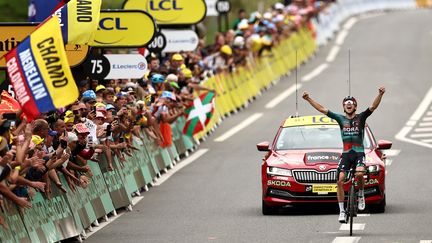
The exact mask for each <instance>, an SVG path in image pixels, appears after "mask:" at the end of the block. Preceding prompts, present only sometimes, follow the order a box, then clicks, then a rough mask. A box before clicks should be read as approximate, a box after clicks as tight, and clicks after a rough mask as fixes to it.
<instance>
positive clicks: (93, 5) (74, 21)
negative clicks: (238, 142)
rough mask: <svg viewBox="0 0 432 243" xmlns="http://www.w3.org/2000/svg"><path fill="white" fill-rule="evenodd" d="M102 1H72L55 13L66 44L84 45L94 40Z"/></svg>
mask: <svg viewBox="0 0 432 243" xmlns="http://www.w3.org/2000/svg"><path fill="white" fill-rule="evenodd" d="M101 4H102V0H71V1H69V2H68V3H67V4H65V5H64V6H63V7H61V8H59V9H58V10H57V11H55V12H54V14H53V16H55V15H56V16H58V17H59V21H60V27H61V30H62V35H63V41H64V43H65V44H79V45H84V44H87V43H89V42H91V41H92V40H93V39H94V36H95V33H96V30H97V27H98V24H99V18H100V9H101Z"/></svg>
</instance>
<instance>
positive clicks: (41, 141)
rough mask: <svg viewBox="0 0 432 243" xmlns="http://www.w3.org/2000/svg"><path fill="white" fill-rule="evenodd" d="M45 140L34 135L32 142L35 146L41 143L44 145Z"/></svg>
mask: <svg viewBox="0 0 432 243" xmlns="http://www.w3.org/2000/svg"><path fill="white" fill-rule="evenodd" d="M44 140H45V139H43V138H41V137H40V136H39V135H33V136H32V138H31V141H32V142H33V144H34V145H39V144H41V143H43V141H44Z"/></svg>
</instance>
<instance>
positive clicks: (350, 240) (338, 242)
mask: <svg viewBox="0 0 432 243" xmlns="http://www.w3.org/2000/svg"><path fill="white" fill-rule="evenodd" d="M360 239H361V237H336V238H335V239H334V240H333V241H332V243H357V242H359V241H360Z"/></svg>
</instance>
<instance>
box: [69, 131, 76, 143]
mask: <svg viewBox="0 0 432 243" xmlns="http://www.w3.org/2000/svg"><path fill="white" fill-rule="evenodd" d="M75 141H78V136H77V135H76V134H75V133H74V132H68V143H70V142H75Z"/></svg>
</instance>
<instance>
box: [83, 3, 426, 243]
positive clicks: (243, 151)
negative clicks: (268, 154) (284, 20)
mask: <svg viewBox="0 0 432 243" xmlns="http://www.w3.org/2000/svg"><path fill="white" fill-rule="evenodd" d="M357 20H358V21H357V22H356V23H355V24H354V26H353V27H352V28H351V29H350V30H349V33H348V35H347V37H346V39H345V41H344V43H343V44H342V45H341V46H340V51H339V53H338V55H337V56H336V58H335V60H334V61H331V62H327V61H326V58H327V55H328V54H329V52H330V50H331V48H333V47H334V46H335V43H334V41H333V42H331V43H329V45H327V46H326V47H324V48H321V49H320V50H319V51H318V52H317V55H316V57H315V58H313V59H312V60H310V61H309V62H308V63H307V64H305V65H303V66H302V67H301V68H300V69H299V72H300V73H299V77H300V80H299V83H301V84H302V87H301V90H300V91H299V95H300V93H301V92H303V90H308V91H309V92H310V95H311V97H313V98H314V99H316V100H317V101H319V102H320V103H322V104H323V105H324V106H326V107H327V108H329V109H331V110H333V111H337V112H342V106H341V100H342V98H343V97H344V96H345V95H347V93H348V86H347V79H348V49H351V90H352V91H351V92H352V95H353V96H355V97H356V98H357V100H358V102H359V109H358V110H359V111H360V110H364V109H366V107H367V106H368V105H370V104H371V103H372V101H373V99H374V97H375V96H376V94H377V93H378V87H379V86H381V85H384V86H385V87H386V89H387V92H386V93H385V95H384V98H383V101H382V103H381V105H380V107H379V108H378V109H377V110H376V111H375V113H374V114H373V115H372V116H371V117H370V118H369V119H368V123H369V125H370V126H371V128H372V130H373V131H374V134H375V137H376V139H377V140H378V139H387V140H391V141H393V150H392V152H393V154H392V155H391V156H390V157H389V158H390V159H391V161H392V163H391V165H389V166H388V167H387V171H388V174H387V178H386V180H387V181H386V182H387V210H386V212H385V213H384V214H371V215H365V216H364V217H358V218H356V221H355V223H359V224H362V226H364V229H363V230H358V231H355V237H359V238H345V239H344V238H340V237H346V236H348V232H347V231H344V230H340V226H341V225H340V224H339V223H338V222H337V213H338V211H337V206H336V205H334V207H332V206H331V207H321V206H319V205H317V206H316V207H313V208H306V209H294V210H293V209H291V210H286V211H284V212H283V213H282V215H280V216H263V215H262V214H261V186H260V165H261V159H262V157H263V154H262V153H260V152H258V151H257V150H256V147H255V145H256V143H258V142H261V141H265V140H267V141H271V140H272V139H273V136H274V134H275V132H276V129H277V126H278V125H279V124H280V122H281V121H282V120H283V119H284V118H286V117H287V116H289V115H293V114H295V112H296V109H295V107H296V105H295V104H296V100H295V94H294V95H291V96H289V97H288V98H286V99H285V100H284V101H283V102H282V103H280V104H279V105H277V106H276V107H274V108H272V109H266V108H265V105H266V104H267V103H268V102H270V101H271V100H272V99H273V98H275V97H276V96H277V95H279V94H280V93H282V92H283V91H284V90H286V89H287V88H288V87H290V86H292V85H293V84H294V83H295V79H294V76H295V75H291V76H289V77H287V78H284V79H283V80H281V81H280V82H279V83H278V84H277V85H275V86H274V87H272V88H271V89H270V90H268V91H267V92H265V93H264V94H263V96H261V97H259V98H258V99H257V100H256V101H255V102H254V103H252V104H251V105H249V107H248V108H247V109H245V110H243V111H242V112H239V113H238V114H236V115H234V116H231V117H230V118H228V119H226V120H225V121H224V122H223V123H222V125H221V126H220V127H219V128H218V129H217V130H216V132H215V133H213V134H212V135H211V136H210V137H209V138H208V139H207V141H205V142H204V143H202V144H201V145H200V147H199V149H209V150H208V152H206V153H205V154H204V155H202V156H201V157H200V158H199V159H198V160H196V161H195V162H193V163H192V164H190V165H188V166H186V167H185V168H183V169H182V170H180V171H179V172H177V173H176V174H174V175H173V176H172V177H170V178H169V180H167V181H166V182H164V183H163V184H161V185H160V186H155V187H153V188H151V189H150V191H148V192H145V193H143V195H144V199H143V200H141V201H140V202H139V203H138V204H137V205H136V206H135V207H134V210H133V212H131V213H126V214H124V215H123V216H121V217H120V218H118V219H117V220H115V221H113V222H112V223H110V224H109V225H107V226H106V227H105V228H103V229H102V230H100V231H98V232H97V233H95V234H94V235H92V236H91V237H89V238H88V239H87V240H86V241H87V242H104V243H105V242H188V243H189V242H333V241H335V240H336V241H337V240H342V241H340V242H356V241H359V242H420V241H422V240H426V241H425V242H431V240H432V203H431V201H432V193H431V192H432V179H431V172H432V163H431V161H432V160H431V159H430V155H431V152H432V148H429V147H426V146H422V145H419V144H415V143H410V142H405V141H400V140H398V139H396V138H395V136H396V134H398V133H399V132H400V131H401V129H402V128H404V127H405V126H406V124H407V122H408V121H409V120H410V117H411V115H412V114H413V113H414V112H415V111H416V109H417V107H418V106H419V105H420V103H421V102H422V100H423V99H424V97H425V96H426V94H427V92H428V90H429V89H430V88H431V84H432V82H431V81H432V25H431V23H432V11H431V10H410V11H401V12H390V13H385V14H372V15H371V14H369V15H367V16H358V17H357ZM323 63H327V64H328V68H327V69H326V70H324V71H323V72H322V73H321V74H320V75H318V76H317V77H315V78H314V79H312V80H311V81H309V82H302V81H301V77H303V76H304V75H307V74H308V73H310V72H312V71H313V70H314V69H315V68H316V67H318V66H319V65H321V64H323ZM426 105H427V106H426V108H427V109H428V111H425V112H424V113H418V112H417V114H419V115H420V117H421V118H422V119H424V118H425V117H426V121H427V116H428V113H427V112H429V111H432V106H431V104H426ZM298 108H299V114H300V115H308V114H316V113H317V112H316V111H314V110H313V108H311V107H309V106H308V104H306V102H305V101H303V100H301V99H299V102H298ZM256 113H263V114H264V115H263V116H262V117H260V118H259V119H258V120H257V121H255V122H253V123H252V124H251V125H249V126H248V127H247V128H245V129H243V130H241V131H239V132H238V133H236V134H235V135H234V136H232V137H230V138H228V139H227V140H225V141H224V142H215V141H214V140H215V139H216V138H217V137H219V136H220V135H222V134H224V133H225V132H226V131H228V130H230V129H231V128H232V127H234V126H236V125H237V124H239V123H241V122H242V121H244V120H245V119H247V118H248V117H250V116H252V115H254V114H256ZM431 113H432V112H431ZM431 113H429V116H432V115H431ZM431 121H432V120H431ZM419 122H420V121H419ZM426 125H427V124H426ZM413 129H414V128H413ZM426 130H427V129H426ZM412 131H414V130H412ZM417 131H421V130H417ZM406 136H411V135H410V134H408V135H406ZM427 136H428V135H427V134H425V135H424V137H427ZM431 136H432V135H431ZM421 138H423V136H419V137H415V138H414V139H417V140H418V139H421ZM431 143H432V142H431ZM336 241H335V242H336Z"/></svg>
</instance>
